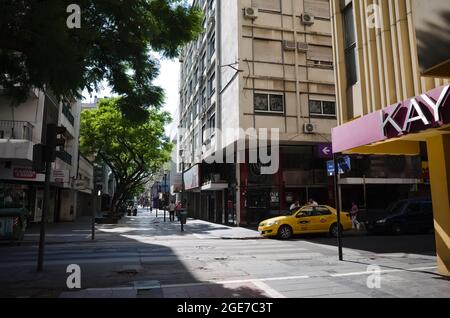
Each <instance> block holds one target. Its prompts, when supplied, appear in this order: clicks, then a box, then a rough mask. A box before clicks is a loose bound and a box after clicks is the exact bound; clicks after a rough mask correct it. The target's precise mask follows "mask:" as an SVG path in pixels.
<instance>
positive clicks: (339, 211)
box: [333, 154, 343, 261]
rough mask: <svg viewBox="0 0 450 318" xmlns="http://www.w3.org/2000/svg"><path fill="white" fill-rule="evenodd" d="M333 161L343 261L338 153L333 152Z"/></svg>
mask: <svg viewBox="0 0 450 318" xmlns="http://www.w3.org/2000/svg"><path fill="white" fill-rule="evenodd" d="M333 163H334V198H335V203H336V214H337V224H338V233H337V240H338V253H339V260H340V261H342V260H343V257H342V231H341V203H340V195H339V194H340V193H339V192H340V191H339V167H338V162H337V158H336V155H335V154H333Z"/></svg>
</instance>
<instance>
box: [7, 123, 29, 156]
mask: <svg viewBox="0 0 450 318" xmlns="http://www.w3.org/2000/svg"><path fill="white" fill-rule="evenodd" d="M32 139H33V125H32V124H31V123H29V122H26V121H13V120H0V158H2V159H7V160H15V159H19V160H29V161H32V160H33V145H34V143H33V142H32Z"/></svg>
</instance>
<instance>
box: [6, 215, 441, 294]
mask: <svg viewBox="0 0 450 318" xmlns="http://www.w3.org/2000/svg"><path fill="white" fill-rule="evenodd" d="M167 220H168V219H167ZM85 226H86V227H85ZM88 226H89V224H85V225H80V226H78V227H77V226H74V227H72V229H71V230H70V231H69V230H67V229H66V230H64V229H62V228H58V230H54V231H53V232H51V231H50V233H49V235H50V236H51V238H52V239H50V240H49V244H48V245H47V246H46V254H45V271H44V272H43V273H36V272H35V266H36V258H37V246H36V245H35V242H33V239H34V238H37V237H36V236H35V235H34V234H35V232H33V231H32V232H31V233H28V236H27V237H28V239H29V240H30V241H29V242H28V244H24V245H23V246H19V247H18V246H2V247H0V260H1V261H0V269H1V270H0V286H1V288H0V295H1V296H6V297H70V296H73V297H77V296H78V297H113V296H114V295H115V296H117V297H126V296H127V295H128V296H130V297H183V298H186V297H187V298H190V297H279V298H281V297H338V296H340V297H424V296H425V297H429V296H433V297H435V296H440V297H448V296H450V284H449V282H448V281H447V280H444V279H443V278H442V277H440V276H439V275H437V274H436V257H435V252H434V237H433V235H408V236H395V237H394V236H361V235H348V236H346V237H344V240H343V242H344V247H345V248H344V261H343V262H339V261H338V260H337V248H336V246H335V245H336V240H335V239H333V238H329V237H326V236H316V235H315V236H297V237H295V238H294V239H292V240H289V241H278V240H272V239H260V238H258V235H257V233H256V232H252V231H250V230H245V229H239V228H228V227H225V226H222V225H215V224H211V223H207V222H196V221H193V220H189V221H188V224H187V225H186V231H185V232H181V231H180V226H179V224H178V223H177V222H174V223H170V222H165V223H164V222H163V220H162V218H161V217H160V216H159V218H158V219H156V218H155V216H154V213H153V214H150V213H149V212H146V211H144V210H141V211H140V212H139V215H138V216H137V217H127V218H125V220H124V221H123V223H122V224H118V225H103V226H98V231H97V239H96V241H91V240H90V239H89V232H88V229H89V227H88ZM219 233H220V235H219ZM224 233H225V234H224ZM52 235H53V236H52ZM70 264H77V265H79V266H80V269H81V289H80V290H75V291H74V290H70V289H68V287H67V285H66V280H67V277H68V276H69V275H70V273H67V272H66V270H67V266H68V265H70ZM371 265H376V266H379V267H377V268H378V269H379V270H380V271H381V272H380V273H379V274H380V277H381V286H380V288H369V287H368V284H367V282H368V276H369V275H370V271H369V270H368V266H371ZM136 286H141V287H142V286H143V287H142V288H139V287H136ZM93 288H95V289H98V290H97V291H95V292H94V291H92V290H91V289H93ZM124 293H125V294H124Z"/></svg>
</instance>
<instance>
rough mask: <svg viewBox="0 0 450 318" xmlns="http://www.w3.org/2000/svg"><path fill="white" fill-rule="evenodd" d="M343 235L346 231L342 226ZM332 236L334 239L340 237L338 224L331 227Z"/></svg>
mask: <svg viewBox="0 0 450 318" xmlns="http://www.w3.org/2000/svg"><path fill="white" fill-rule="evenodd" d="M341 233H342V234H343V233H344V229H343V228H342V225H341ZM330 234H331V236H333V237H337V236H338V225H337V223H334V224H333V225H331V227H330Z"/></svg>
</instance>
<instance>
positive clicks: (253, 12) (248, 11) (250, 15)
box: [244, 7, 259, 20]
mask: <svg viewBox="0 0 450 318" xmlns="http://www.w3.org/2000/svg"><path fill="white" fill-rule="evenodd" d="M258 13H259V11H258V8H254V7H247V8H244V17H245V18H246V19H251V20H254V19H256V18H257V17H258Z"/></svg>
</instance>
